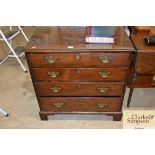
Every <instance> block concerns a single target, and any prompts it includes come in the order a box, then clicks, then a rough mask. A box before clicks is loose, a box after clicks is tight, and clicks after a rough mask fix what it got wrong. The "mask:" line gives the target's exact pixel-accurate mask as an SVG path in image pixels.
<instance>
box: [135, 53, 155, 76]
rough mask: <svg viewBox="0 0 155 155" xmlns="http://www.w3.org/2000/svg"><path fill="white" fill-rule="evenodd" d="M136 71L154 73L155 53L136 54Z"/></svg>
mask: <svg viewBox="0 0 155 155" xmlns="http://www.w3.org/2000/svg"><path fill="white" fill-rule="evenodd" d="M136 71H137V72H138V73H141V74H152V73H155V53H142V54H138V55H137V62H136Z"/></svg>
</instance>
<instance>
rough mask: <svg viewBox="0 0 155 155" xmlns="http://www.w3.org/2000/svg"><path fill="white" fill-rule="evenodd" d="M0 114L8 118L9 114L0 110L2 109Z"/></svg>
mask: <svg viewBox="0 0 155 155" xmlns="http://www.w3.org/2000/svg"><path fill="white" fill-rule="evenodd" d="M0 113H1V114H3V115H4V116H6V117H7V116H9V114H8V113H6V112H5V111H4V110H2V109H0Z"/></svg>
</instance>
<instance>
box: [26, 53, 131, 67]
mask: <svg viewBox="0 0 155 155" xmlns="http://www.w3.org/2000/svg"><path fill="white" fill-rule="evenodd" d="M129 56H130V54H129V53H103V52H102V53H54V54H53V53H52V54H29V56H28V60H29V62H30V64H31V66H32V67H105V66H128V64H129Z"/></svg>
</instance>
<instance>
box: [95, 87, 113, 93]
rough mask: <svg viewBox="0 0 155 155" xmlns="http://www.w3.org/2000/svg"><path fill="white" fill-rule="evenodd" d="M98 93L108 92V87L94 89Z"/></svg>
mask: <svg viewBox="0 0 155 155" xmlns="http://www.w3.org/2000/svg"><path fill="white" fill-rule="evenodd" d="M96 89H97V90H98V91H99V92H100V93H106V92H107V91H109V90H110V88H108V87H101V88H96Z"/></svg>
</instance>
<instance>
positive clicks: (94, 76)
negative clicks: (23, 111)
mask: <svg viewBox="0 0 155 155" xmlns="http://www.w3.org/2000/svg"><path fill="white" fill-rule="evenodd" d="M31 73H32V80H33V81H38V82H39V81H45V82H47V81H53V82H54V81H115V82H117V81H125V79H126V74H127V67H122V68H121V67H120V68H31Z"/></svg>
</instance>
